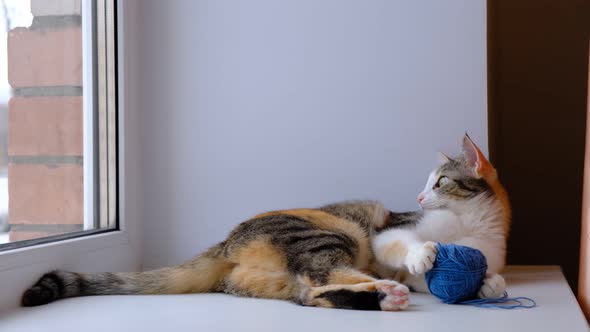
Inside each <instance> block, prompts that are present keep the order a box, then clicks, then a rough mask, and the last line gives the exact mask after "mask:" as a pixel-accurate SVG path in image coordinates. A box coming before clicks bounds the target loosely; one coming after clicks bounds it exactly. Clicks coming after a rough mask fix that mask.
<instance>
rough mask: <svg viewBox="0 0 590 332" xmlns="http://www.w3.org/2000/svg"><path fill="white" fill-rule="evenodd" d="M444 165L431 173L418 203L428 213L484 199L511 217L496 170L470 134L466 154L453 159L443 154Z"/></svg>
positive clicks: (464, 141) (465, 147)
mask: <svg viewBox="0 0 590 332" xmlns="http://www.w3.org/2000/svg"><path fill="white" fill-rule="evenodd" d="M440 158H441V165H440V166H439V167H438V168H437V169H436V170H434V171H433V172H432V173H430V176H429V177H428V181H427V183H426V186H425V187H424V190H423V191H422V192H421V193H420V195H418V203H420V205H421V206H422V208H423V209H424V210H433V209H451V210H456V211H458V212H460V211H459V210H460V209H461V208H463V207H464V206H466V204H468V203H469V202H475V201H476V200H479V201H481V199H482V198H490V199H492V200H497V201H499V203H501V206H502V207H503V208H505V209H506V210H507V211H506V212H508V214H509V210H510V206H509V203H508V197H507V195H506V192H505V190H504V187H502V185H501V184H500V182H499V180H498V175H497V172H496V169H495V168H494V166H492V164H491V163H490V162H489V161H488V160H487V159H486V157H485V156H484V155H483V153H482V152H481V150H480V149H479V148H478V147H477V145H475V143H473V141H472V140H471V138H469V136H468V135H467V134H465V137H463V145H462V154H461V155H460V156H459V157H457V158H454V159H452V158H449V157H447V156H446V155H444V154H441V156H440Z"/></svg>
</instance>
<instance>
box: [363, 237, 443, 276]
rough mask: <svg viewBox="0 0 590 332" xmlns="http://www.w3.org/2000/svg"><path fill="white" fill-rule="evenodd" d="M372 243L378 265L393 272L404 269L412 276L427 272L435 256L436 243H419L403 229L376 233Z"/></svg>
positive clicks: (419, 241) (418, 240) (416, 238)
mask: <svg viewBox="0 0 590 332" xmlns="http://www.w3.org/2000/svg"><path fill="white" fill-rule="evenodd" d="M372 243H373V252H374V253H375V257H376V258H377V260H378V261H379V263H381V264H383V265H385V266H387V267H389V268H392V269H395V270H398V269H401V268H406V269H407V270H408V271H409V272H410V273H411V274H413V275H420V274H424V273H425V272H427V271H429V270H430V269H431V268H432V265H433V263H434V260H435V258H436V254H437V246H436V243H434V242H431V241H426V242H424V241H421V240H420V239H419V238H418V236H417V235H416V234H415V233H414V232H412V231H410V230H405V229H390V230H386V231H383V232H381V233H378V234H377V235H375V236H374V238H373V242H372Z"/></svg>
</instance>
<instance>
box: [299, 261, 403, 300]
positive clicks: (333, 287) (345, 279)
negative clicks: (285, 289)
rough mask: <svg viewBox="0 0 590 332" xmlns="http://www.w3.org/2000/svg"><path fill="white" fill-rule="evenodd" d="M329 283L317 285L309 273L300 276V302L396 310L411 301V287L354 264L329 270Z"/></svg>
mask: <svg viewBox="0 0 590 332" xmlns="http://www.w3.org/2000/svg"><path fill="white" fill-rule="evenodd" d="M327 280H328V284H327V285H322V286H317V282H315V281H314V280H313V278H310V277H309V275H307V274H306V275H303V276H300V277H299V282H300V283H301V285H302V287H301V289H302V292H301V294H300V303H301V304H302V305H306V306H317V307H324V308H340V309H357V310H383V311H396V310H402V309H405V308H406V307H407V306H408V303H409V290H408V288H407V287H406V286H404V285H402V284H400V283H399V282H397V281H393V280H378V279H375V278H373V277H372V276H370V275H367V274H365V273H362V272H360V271H357V270H355V269H353V268H336V269H334V270H331V271H330V272H329V275H328V277H327Z"/></svg>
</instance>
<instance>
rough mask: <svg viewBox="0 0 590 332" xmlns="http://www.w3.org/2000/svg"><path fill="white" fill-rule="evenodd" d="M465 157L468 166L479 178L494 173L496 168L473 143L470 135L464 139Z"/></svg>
mask: <svg viewBox="0 0 590 332" xmlns="http://www.w3.org/2000/svg"><path fill="white" fill-rule="evenodd" d="M463 156H464V157H465V161H466V162H467V165H468V166H469V167H470V168H471V169H472V170H473V173H474V175H476V176H478V177H488V176H490V175H492V174H493V173H494V167H493V166H492V164H491V163H490V162H489V161H488V160H487V159H486V157H485V156H484V155H483V153H482V152H481V150H480V149H479V148H478V147H477V145H475V143H473V141H472V140H471V138H470V137H469V135H467V133H465V136H464V137H463Z"/></svg>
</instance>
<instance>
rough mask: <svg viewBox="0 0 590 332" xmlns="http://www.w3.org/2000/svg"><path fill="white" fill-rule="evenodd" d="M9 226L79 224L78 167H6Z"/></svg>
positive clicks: (81, 205)
mask: <svg viewBox="0 0 590 332" xmlns="http://www.w3.org/2000/svg"><path fill="white" fill-rule="evenodd" d="M8 195H9V197H10V200H9V202H8V220H9V222H10V223H11V224H83V220H84V218H83V210H84V196H83V195H84V194H83V174H82V165H57V166H45V165H27V164H9V165H8Z"/></svg>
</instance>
